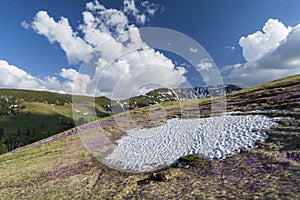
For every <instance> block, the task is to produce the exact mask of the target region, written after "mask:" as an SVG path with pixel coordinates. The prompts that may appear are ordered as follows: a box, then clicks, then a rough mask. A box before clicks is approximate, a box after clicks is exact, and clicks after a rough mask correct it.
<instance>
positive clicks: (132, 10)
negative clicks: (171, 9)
mask: <svg viewBox="0 0 300 200" xmlns="http://www.w3.org/2000/svg"><path fill="white" fill-rule="evenodd" d="M123 5H124V9H123V11H124V13H126V14H130V15H132V16H133V17H134V18H135V19H136V21H137V23H140V24H145V22H146V21H148V20H149V17H151V16H153V15H154V14H155V13H156V12H157V10H158V9H159V7H158V5H156V4H154V3H149V2H148V1H143V2H142V3H141V7H142V10H143V11H141V10H140V9H138V8H137V7H136V5H135V1H134V0H124V1H123Z"/></svg>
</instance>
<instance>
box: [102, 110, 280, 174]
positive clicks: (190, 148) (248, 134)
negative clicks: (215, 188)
mask: <svg viewBox="0 0 300 200" xmlns="http://www.w3.org/2000/svg"><path fill="white" fill-rule="evenodd" d="M277 119H278V118H277ZM277 125H278V124H277V123H275V122H274V118H273V119H272V118H269V117H266V116H263V115H246V116H242V115H241V116H238V115H230V114H226V115H223V116H215V117H209V118H198V119H171V120H168V121H167V123H166V124H164V125H162V126H159V127H155V128H148V129H146V128H143V129H133V130H130V131H128V132H127V134H126V135H124V136H123V137H122V138H121V139H119V140H117V141H116V143H117V147H116V148H115V149H113V151H112V152H111V153H110V154H109V155H108V156H107V157H106V158H105V159H104V160H103V162H104V163H105V164H107V165H108V166H111V167H114V168H117V169H119V170H128V171H136V172H146V171H151V170H155V169H157V168H160V167H162V166H166V165H169V164H171V163H172V162H174V161H175V160H177V159H178V158H179V157H181V156H185V155H189V154H204V155H205V157H206V158H208V159H222V158H225V157H228V156H231V155H234V154H236V153H238V152H239V151H240V149H241V148H255V147H256V146H255V142H256V141H264V140H265V139H266V138H267V137H268V135H266V134H265V133H264V130H267V129H270V128H271V127H274V126H277Z"/></svg>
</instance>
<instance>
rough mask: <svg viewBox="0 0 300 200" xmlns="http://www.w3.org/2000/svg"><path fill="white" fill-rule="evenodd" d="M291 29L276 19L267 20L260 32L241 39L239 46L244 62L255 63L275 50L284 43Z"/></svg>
mask: <svg viewBox="0 0 300 200" xmlns="http://www.w3.org/2000/svg"><path fill="white" fill-rule="evenodd" d="M290 30H291V28H290V27H285V25H284V24H283V23H282V22H280V21H278V20H277V19H269V20H268V21H267V22H266V23H265V25H264V27H263V30H262V31H257V32H255V33H253V34H250V35H248V36H247V37H244V36H243V37H241V38H240V40H239V44H240V46H241V47H242V48H243V55H244V58H245V59H246V61H256V60H258V59H260V58H262V57H263V56H265V55H266V54H267V53H269V52H271V51H273V50H275V49H276V48H277V47H278V46H279V45H280V42H282V41H284V40H285V39H286V37H287V35H288V34H289V32H290Z"/></svg>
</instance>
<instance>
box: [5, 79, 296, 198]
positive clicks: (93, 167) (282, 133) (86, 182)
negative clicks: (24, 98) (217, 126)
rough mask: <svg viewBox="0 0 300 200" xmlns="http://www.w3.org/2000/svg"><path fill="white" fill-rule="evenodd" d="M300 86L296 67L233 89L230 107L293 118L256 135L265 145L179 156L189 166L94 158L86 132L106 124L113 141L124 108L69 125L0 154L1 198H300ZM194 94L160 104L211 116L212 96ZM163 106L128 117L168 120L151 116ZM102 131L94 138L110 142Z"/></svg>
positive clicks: (144, 123) (176, 113)
mask: <svg viewBox="0 0 300 200" xmlns="http://www.w3.org/2000/svg"><path fill="white" fill-rule="evenodd" d="M299 91H300V75H296V76H292V77H288V78H285V79H281V80H277V81H273V82H270V83H266V84H262V85H259V86H255V87H251V88H246V89H242V90H240V91H237V92H235V93H232V94H229V95H227V97H226V101H227V111H228V112H235V113H236V115H258V114H263V115H267V116H269V117H278V116H285V117H287V118H285V119H279V118H278V120H277V122H278V123H280V125H281V126H278V127H274V128H272V129H270V130H268V131H267V134H268V136H269V138H268V139H267V140H266V141H265V142H259V143H257V145H258V147H259V148H256V149H243V150H242V152H241V153H239V154H237V155H235V156H232V157H229V158H226V159H224V160H203V158H202V157H201V156H199V155H190V156H186V157H182V158H179V159H178V161H179V162H180V163H181V166H189V167H186V168H184V167H183V168H179V167H180V166H178V165H176V166H169V167H165V168H163V169H161V170H159V171H156V172H151V173H139V174H134V173H128V172H120V171H117V170H114V169H110V168H108V167H106V166H105V165H103V164H102V163H101V162H99V161H98V160H97V159H96V158H94V157H93V156H92V155H91V154H90V152H89V151H87V149H86V148H85V147H84V146H83V143H82V140H81V138H80V137H79V135H80V134H81V132H82V131H91V133H93V130H94V131H95V132H94V133H95V134H96V133H99V131H103V133H105V134H106V136H107V137H103V138H102V139H107V138H109V139H110V140H111V141H115V140H117V139H118V138H120V137H121V136H122V135H123V134H124V129H123V128H122V127H120V126H122V125H123V124H124V123H125V122H126V120H128V119H127V118H126V113H120V114H118V115H116V116H109V117H106V118H101V119H99V120H97V121H94V122H91V123H89V124H85V125H83V126H81V127H77V128H76V129H71V130H68V131H65V132H63V133H61V134H58V135H55V136H52V137H49V138H47V139H45V140H42V141H39V142H36V143H33V144H31V145H29V146H26V147H24V148H22V149H17V150H15V151H14V152H10V153H7V154H4V155H0V169H1V170H0V194H1V195H0V199H163V198H164V199H248V198H249V197H250V196H251V198H253V199H263V198H266V199H299V198H300V194H299V191H300V184H299V175H300V162H299V158H300V146H299V144H300V135H299V133H300V128H299V127H300V93H299ZM194 102H195V101H190V100H185V101H181V102H179V101H174V102H163V103H161V106H163V107H164V111H165V114H166V115H167V116H166V118H167V119H171V118H180V117H184V113H182V112H181V105H182V104H184V106H186V107H188V108H190V109H189V112H190V113H192V115H193V116H192V115H191V116H189V117H207V116H210V110H211V101H210V99H198V100H197V101H196V102H198V106H199V109H197V110H196V112H193V111H194V110H193V109H195V107H194ZM159 109H161V108H160V107H157V108H155V109H152V112H153V113H149V110H148V109H147V108H139V109H135V110H131V111H130V112H129V113H130V114H131V119H130V120H133V122H134V124H135V125H136V126H139V127H149V126H150V127H151V126H157V125H160V124H164V123H165V120H166V118H164V117H163V118H159V117H160V116H158V118H152V119H153V120H149V117H150V115H152V116H153V115H155V112H157V111H158V110H159ZM199 111H200V112H199ZM237 111H239V112H237ZM127 114H128V113H127ZM158 114H160V113H158ZM154 119H155V120H154ZM121 120H123V121H121ZM124 120H125V121H124ZM117 122H118V123H117ZM130 124H131V123H130ZM95 127H101V129H97V128H95ZM128 128H132V127H128ZM102 139H101V140H100V141H98V142H97V141H96V140H94V141H93V142H92V143H93V144H96V145H97V144H100V143H101V141H102V142H104V144H105V141H106V140H102ZM93 144H91V145H93Z"/></svg>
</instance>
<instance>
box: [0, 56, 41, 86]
mask: <svg viewBox="0 0 300 200" xmlns="http://www.w3.org/2000/svg"><path fill="white" fill-rule="evenodd" d="M0 71H1V77H3V78H1V79H0V86H1V87H4V88H22V89H32V88H37V89H39V88H41V87H40V84H39V82H38V79H37V78H35V77H34V76H32V75H30V74H29V73H27V72H26V71H24V70H22V69H20V68H18V67H16V66H14V65H10V64H9V63H8V62H6V61H4V60H0ZM4 77H5V78H4Z"/></svg>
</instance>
